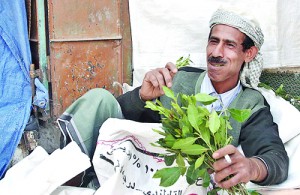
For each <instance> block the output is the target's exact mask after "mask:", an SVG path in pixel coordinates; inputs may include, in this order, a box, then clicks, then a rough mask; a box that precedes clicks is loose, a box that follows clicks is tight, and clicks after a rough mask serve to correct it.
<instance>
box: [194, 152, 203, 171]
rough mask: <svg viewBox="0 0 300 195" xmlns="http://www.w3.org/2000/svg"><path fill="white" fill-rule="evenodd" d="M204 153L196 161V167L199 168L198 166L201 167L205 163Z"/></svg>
mask: <svg viewBox="0 0 300 195" xmlns="http://www.w3.org/2000/svg"><path fill="white" fill-rule="evenodd" d="M204 157H205V156H204V155H202V156H200V157H199V158H198V159H197V160H196V162H195V169H197V168H199V167H200V166H201V165H202V163H203V161H204Z"/></svg>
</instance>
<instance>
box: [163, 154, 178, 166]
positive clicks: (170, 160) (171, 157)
mask: <svg viewBox="0 0 300 195" xmlns="http://www.w3.org/2000/svg"><path fill="white" fill-rule="evenodd" d="M175 159H176V155H175V154H174V155H166V156H164V160H165V164H166V165H167V166H171V165H172V164H173V163H174V160H175Z"/></svg>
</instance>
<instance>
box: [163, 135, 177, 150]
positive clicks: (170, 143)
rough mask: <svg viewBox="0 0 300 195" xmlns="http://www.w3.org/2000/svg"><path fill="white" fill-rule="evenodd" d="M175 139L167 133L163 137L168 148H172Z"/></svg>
mask: <svg viewBox="0 0 300 195" xmlns="http://www.w3.org/2000/svg"><path fill="white" fill-rule="evenodd" d="M175 141H176V139H175V138H174V137H173V136H172V135H171V134H168V135H167V136H166V137H165V143H166V145H167V146H168V147H169V148H172V147H173V145H174V143H175Z"/></svg>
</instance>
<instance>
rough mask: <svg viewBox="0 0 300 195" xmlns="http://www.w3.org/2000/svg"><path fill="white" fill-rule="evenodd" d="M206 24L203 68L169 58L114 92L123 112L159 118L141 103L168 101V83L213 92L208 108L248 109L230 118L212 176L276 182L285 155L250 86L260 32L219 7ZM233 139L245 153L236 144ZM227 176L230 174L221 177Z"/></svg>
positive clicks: (226, 184) (225, 184)
mask: <svg viewBox="0 0 300 195" xmlns="http://www.w3.org/2000/svg"><path fill="white" fill-rule="evenodd" d="M210 28H211V30H210V34H209V37H208V43H207V47H206V52H207V70H206V71H203V70H199V69H193V68H185V69H183V70H179V71H178V70H177V69H176V67H175V65H174V64H173V63H167V65H166V67H165V68H158V69H155V70H153V71H150V72H148V73H147V74H146V75H145V78H144V80H143V83H142V86H141V87H139V88H137V89H135V90H133V91H132V92H128V93H126V94H124V95H123V96H120V97H119V98H118V102H119V104H120V105H121V108H122V112H123V115H124V117H125V118H126V119H131V120H136V121H147V122H159V121H160V116H159V115H158V113H154V112H151V111H149V110H146V109H144V108H143V107H144V105H145V104H144V102H145V101H147V100H153V99H155V98H159V99H160V100H161V102H162V103H163V105H164V106H165V107H170V100H168V99H167V98H165V96H163V91H162V87H161V86H168V87H171V88H172V90H173V91H174V92H176V93H179V92H180V93H185V94H189V95H190V94H196V93H199V92H202V93H207V94H211V95H214V96H216V97H218V101H216V102H214V103H213V104H212V105H210V106H211V107H209V108H208V109H215V110H217V111H220V110H222V108H224V107H231V108H237V109H251V110H252V114H251V117H250V118H249V119H248V120H247V121H245V122H244V123H242V124H239V123H237V122H236V121H234V120H231V124H232V127H233V129H234V130H233V131H231V132H230V133H231V135H232V136H233V142H232V145H228V146H226V147H224V148H221V149H220V150H218V151H216V152H215V153H214V154H213V157H214V158H215V159H216V160H217V161H216V162H215V163H214V165H213V166H214V169H215V175H214V178H215V182H216V183H217V184H218V186H220V187H222V188H230V187H231V186H234V185H236V184H238V183H247V182H249V181H252V182H254V183H257V184H259V185H272V184H278V183H281V182H283V181H284V180H286V178H287V175H288V164H289V159H288V156H287V153H286V151H285V148H284V146H283V143H282V141H281V139H280V137H279V134H278V127H277V125H276V124H275V123H274V122H273V118H272V115H271V113H270V108H269V105H268V103H267V102H266V100H265V99H264V97H263V96H262V95H261V94H260V93H259V92H258V91H256V90H255V89H257V85H258V83H259V77H260V74H261V71H262V64H263V60H262V56H261V54H260V47H261V46H262V44H263V42H264V36H263V33H262V31H261V29H260V27H259V25H258V23H257V22H256V20H254V19H253V18H252V17H249V16H247V15H244V14H242V15H239V14H236V13H234V12H232V11H228V10H224V9H219V10H217V11H216V12H215V13H214V14H213V16H212V18H211V20H210ZM177 71H178V72H177ZM174 75H175V76H174ZM173 77H174V78H173ZM128 105H130V106H128ZM238 145H241V147H242V149H243V152H244V155H243V154H241V153H240V152H239V150H238V149H237V148H236V147H237V146H238ZM228 156H230V158H228ZM225 157H226V158H225ZM228 159H229V160H228ZM228 176H232V177H230V179H226V178H228Z"/></svg>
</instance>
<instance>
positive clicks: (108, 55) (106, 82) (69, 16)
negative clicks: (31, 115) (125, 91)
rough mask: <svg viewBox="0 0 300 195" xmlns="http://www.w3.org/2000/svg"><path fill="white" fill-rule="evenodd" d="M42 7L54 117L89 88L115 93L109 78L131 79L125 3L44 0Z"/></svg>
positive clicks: (127, 20)
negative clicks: (46, 21) (45, 7)
mask: <svg viewBox="0 0 300 195" xmlns="http://www.w3.org/2000/svg"><path fill="white" fill-rule="evenodd" d="M70 1H71V3H70ZM124 2H125V3H126V4H125V3H124ZM48 7H49V12H48V13H49V41H50V45H49V48H50V65H51V66H50V67H51V69H50V71H51V81H52V96H53V97H52V99H53V112H52V113H53V116H54V118H56V117H58V116H59V115H60V114H62V112H63V111H64V110H65V109H66V108H67V107H68V106H69V105H70V104H71V103H72V102H74V101H75V100H76V99H77V98H78V97H80V96H81V95H83V94H84V93H85V92H87V91H88V90H90V89H92V88H96V87H97V88H105V89H107V90H109V91H111V92H112V93H113V94H114V95H119V94H120V93H121V91H118V90H117V91H116V89H115V88H114V87H113V82H115V81H117V82H119V83H123V82H128V80H129V81H131V73H130V74H128V72H127V71H128V70H131V69H130V67H127V66H128V65H131V64H128V63H129V62H131V60H128V59H131V39H130V34H128V32H130V31H128V29H130V25H129V14H128V1H127V0H125V1H121V0H113V1H112V0H103V1H96V0H85V1H81V0H49V1H48ZM124 9H125V10H124ZM123 22H126V25H125V23H123ZM124 35H125V36H124ZM128 35H129V36H128ZM124 44H126V46H125V45H124ZM128 46H129V47H128ZM129 50H130V51H129ZM124 59H125V63H124ZM124 65H125V66H126V68H124ZM124 71H125V72H124ZM124 75H126V77H124ZM128 75H130V77H128Z"/></svg>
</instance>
